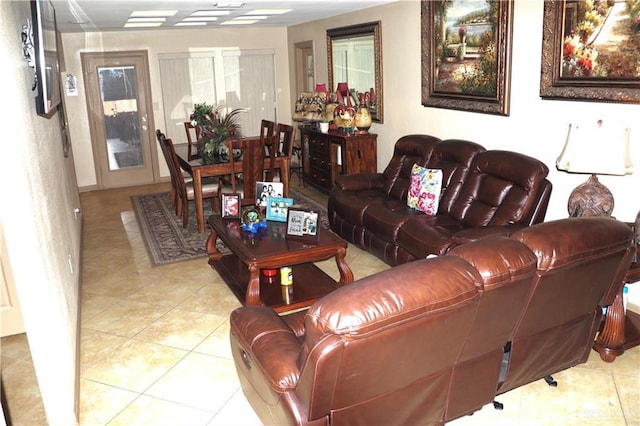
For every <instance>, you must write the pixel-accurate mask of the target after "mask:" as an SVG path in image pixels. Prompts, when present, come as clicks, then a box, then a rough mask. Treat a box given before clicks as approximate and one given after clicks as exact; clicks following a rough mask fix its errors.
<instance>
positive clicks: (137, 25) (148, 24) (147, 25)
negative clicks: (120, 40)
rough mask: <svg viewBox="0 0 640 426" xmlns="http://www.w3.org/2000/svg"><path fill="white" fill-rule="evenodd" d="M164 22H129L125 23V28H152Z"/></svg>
mask: <svg viewBox="0 0 640 426" xmlns="http://www.w3.org/2000/svg"><path fill="white" fill-rule="evenodd" d="M160 25H162V22H127V23H125V24H124V27H125V28H150V27H159V26H160Z"/></svg>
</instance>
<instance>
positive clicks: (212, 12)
mask: <svg viewBox="0 0 640 426" xmlns="http://www.w3.org/2000/svg"><path fill="white" fill-rule="evenodd" d="M230 13H231V12H229V11H228V10H196V11H195V12H193V13H192V14H191V15H189V16H227V15H229V14H230Z"/></svg>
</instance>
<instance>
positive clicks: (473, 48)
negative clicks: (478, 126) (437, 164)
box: [421, 0, 513, 116]
mask: <svg viewBox="0 0 640 426" xmlns="http://www.w3.org/2000/svg"><path fill="white" fill-rule="evenodd" d="M451 6H452V2H451V1H442V0H421V26H422V31H421V34H422V36H421V37H422V40H421V41H422V105H423V106H425V107H436V108H447V109H455V110H461V111H472V112H480V113H486V114H496V115H504V116H508V115H509V105H510V96H511V45H512V37H513V0H505V1H498V0H489V1H487V2H478V1H474V0H460V1H458V2H456V5H455V6H456V7H455V11H454V8H452V7H451ZM461 11H462V12H464V13H462V12H461Z"/></svg>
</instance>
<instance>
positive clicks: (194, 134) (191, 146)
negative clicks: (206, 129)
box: [184, 121, 200, 161]
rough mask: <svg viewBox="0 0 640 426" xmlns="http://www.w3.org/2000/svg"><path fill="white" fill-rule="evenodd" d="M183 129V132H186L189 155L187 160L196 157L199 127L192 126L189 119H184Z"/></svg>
mask: <svg viewBox="0 0 640 426" xmlns="http://www.w3.org/2000/svg"><path fill="white" fill-rule="evenodd" d="M184 130H185V132H187V145H188V151H187V155H188V156H189V161H191V160H193V159H194V158H197V157H198V139H200V127H199V126H194V125H193V124H192V122H191V121H185V122H184ZM192 152H193V153H192Z"/></svg>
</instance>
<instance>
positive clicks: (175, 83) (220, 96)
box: [159, 49, 276, 141]
mask: <svg viewBox="0 0 640 426" xmlns="http://www.w3.org/2000/svg"><path fill="white" fill-rule="evenodd" d="M159 60H160V77H161V84H162V101H163V104H164V119H165V126H166V134H167V136H168V137H172V138H174V140H176V141H181V140H183V139H184V138H185V136H184V127H183V124H182V123H183V122H185V121H188V120H189V115H190V114H191V112H193V105H194V104H196V103H202V102H206V103H209V104H213V105H219V104H223V105H226V106H227V107H228V108H230V109H233V108H246V109H247V113H246V114H242V115H241V119H240V124H241V126H242V129H243V133H244V135H245V136H257V135H258V132H259V130H260V121H261V120H263V119H266V120H271V121H276V110H275V105H276V103H275V101H276V99H275V93H276V91H275V63H274V62H275V55H274V52H273V51H272V50H229V49H214V50H212V51H206V52H192V53H180V54H160V55H159Z"/></svg>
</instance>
